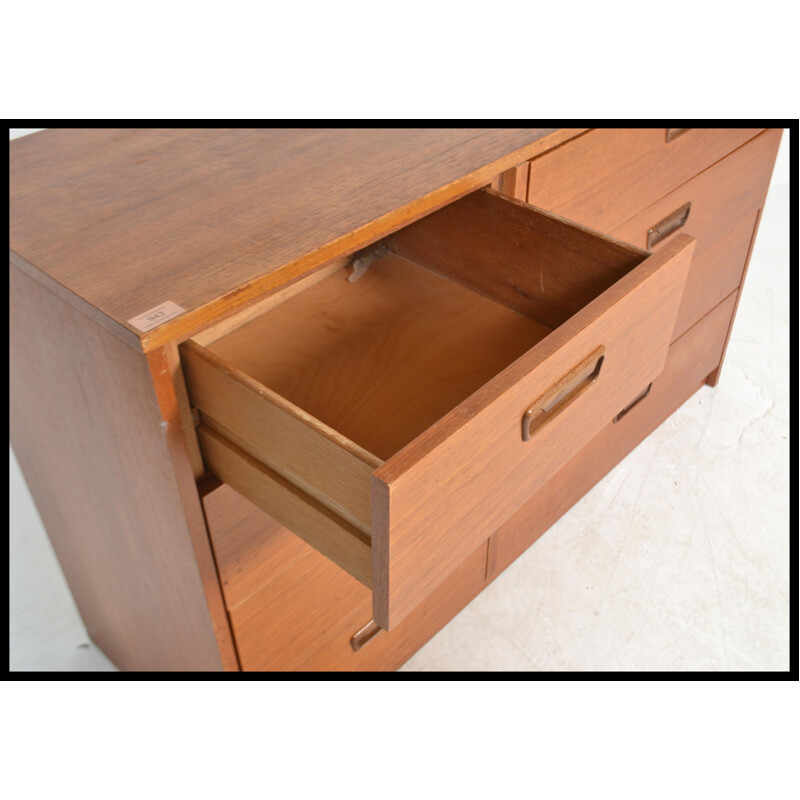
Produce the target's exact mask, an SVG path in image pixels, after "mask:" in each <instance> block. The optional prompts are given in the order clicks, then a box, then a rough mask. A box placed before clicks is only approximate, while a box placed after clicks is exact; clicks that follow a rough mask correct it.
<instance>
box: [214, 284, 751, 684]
mask: <svg viewBox="0 0 800 800" xmlns="http://www.w3.org/2000/svg"><path fill="white" fill-rule="evenodd" d="M736 294H737V293H736V292H734V293H733V294H731V295H729V296H728V297H727V298H726V299H725V300H724V301H723V302H721V303H720V304H719V305H717V306H716V307H715V308H714V309H713V310H712V311H711V312H710V313H709V314H707V315H706V316H705V317H703V319H702V320H700V322H698V323H697V324H696V325H694V326H693V327H692V328H691V329H689V330H688V331H687V332H686V333H685V334H683V335H682V336H681V337H680V338H678V339H677V340H676V341H675V342H674V343H673V344H672V346H671V347H670V349H669V354H668V357H667V362H666V365H665V367H664V370H663V372H662V373H661V374H660V375H659V377H658V378H657V379H656V380H655V381H654V382H653V385H652V388H651V390H650V392H649V393H648V395H647V396H646V397H645V398H644V399H643V400H641V402H639V403H637V404H636V405H635V406H633V407H632V408H631V410H630V411H629V412H628V413H626V414H625V415H624V416H623V417H622V418H621V419H620V420H619V422H617V423H610V424H609V425H607V426H606V427H605V428H604V429H603V430H602V431H601V432H600V434H598V435H597V436H596V437H595V438H594V439H592V441H591V442H589V443H588V444H587V445H586V446H585V447H584V448H583V449H582V450H581V451H580V453H578V455H577V456H575V457H574V458H573V459H572V460H571V461H569V462H568V463H567V465H566V466H565V467H563V468H562V469H560V470H559V471H558V473H556V474H555V475H554V476H553V477H552V478H551V479H550V480H549V481H548V482H547V483H546V484H545V485H544V486H543V487H542V489H541V490H540V491H538V492H537V493H536V495H534V496H533V497H532V498H531V499H530V500H529V501H528V502H527V503H526V504H525V505H524V506H523V507H522V508H521V509H520V510H519V511H517V513H516V514H514V516H513V517H511V518H510V519H509V520H508V521H507V522H506V523H505V524H504V525H503V526H501V527H500V528H499V529H498V530H497V531H496V532H495V533H494V534H493V535H492V537H491V538H490V539H489V541H488V543H484V544H483V545H481V546H480V547H479V548H478V549H477V550H476V551H475V552H474V553H473V554H472V555H471V556H470V557H469V558H468V559H467V560H466V561H465V562H464V563H463V564H462V565H461V567H460V568H459V569H457V570H456V571H455V572H454V573H453V574H452V575H451V576H450V577H449V578H448V579H447V580H446V581H445V582H444V583H443V584H441V585H440V586H439V588H438V589H437V590H436V591H434V592H433V594H431V595H430V596H429V597H428V599H427V600H426V601H425V602H423V603H422V604H421V605H420V606H419V607H418V608H417V609H416V610H415V611H414V612H412V613H411V614H410V615H409V616H408V618H407V619H406V620H404V621H403V622H402V623H400V624H399V625H398V626H397V628H395V629H393V630H392V631H390V632H380V633H378V634H377V635H376V636H375V637H374V638H373V639H371V640H370V641H369V642H367V643H366V644H365V645H364V646H363V647H362V648H361V649H360V650H358V651H354V650H353V649H352V647H351V645H350V640H351V638H352V637H353V635H354V634H355V633H356V632H357V631H359V630H360V629H361V628H363V627H364V626H365V625H366V624H367V623H368V622H369V621H370V618H371V615H372V598H371V594H370V591H369V590H368V589H367V588H366V587H365V586H363V585H362V584H360V583H359V582H358V581H356V580H355V579H354V578H352V577H351V576H350V575H349V574H348V573H346V572H345V571H344V570H342V569H340V568H339V567H337V566H336V565H335V564H333V563H332V562H331V561H329V560H328V559H326V558H324V557H323V556H321V555H320V554H319V553H317V552H316V551H315V550H314V549H313V548H311V547H310V546H309V545H307V544H306V543H305V542H303V541H302V540H300V539H299V538H297V537H296V536H294V535H293V534H291V533H290V532H289V531H288V530H286V529H285V528H283V527H282V526H280V525H278V524H277V523H275V522H274V521H272V520H271V519H270V518H269V517H267V516H266V515H265V514H264V513H263V512H262V511H260V510H259V509H258V508H256V507H255V506H253V505H252V504H250V503H249V502H248V501H247V500H245V499H244V498H242V497H241V496H239V495H238V494H236V493H235V492H234V491H233V490H231V489H230V488H229V487H226V486H222V487H220V488H219V489H216V490H215V491H213V492H212V493H211V494H209V495H208V496H207V497H206V498H204V504H205V511H206V517H207V520H208V525H209V531H210V533H211V537H212V541H213V543H214V548H215V554H216V557H217V562H218V566H219V569H220V575H221V578H222V583H223V590H224V592H225V598H226V602H227V604H228V613H229V616H230V619H231V625H232V628H233V631H234V636H235V638H236V645H237V649H238V652H239V658H240V661H241V665H242V669H244V670H286V671H293V670H392V669H397V668H398V667H400V666H401V665H402V664H403V663H405V661H407V660H408V659H409V658H410V657H411V656H412V655H413V654H414V653H415V652H416V651H417V650H418V649H419V648H420V647H421V646H422V645H423V644H425V642H426V641H427V640H428V639H430V638H431V637H432V636H433V635H434V634H435V633H436V632H437V631H438V630H440V629H441V628H442V627H443V626H444V625H445V624H446V623H447V622H448V621H449V620H450V619H451V618H452V617H453V616H455V614H457V613H458V612H459V611H460V610H461V609H462V608H463V607H464V606H465V605H467V603H469V602H470V600H472V599H473V598H474V597H475V596H476V595H477V594H478V593H479V592H480V591H481V590H482V589H483V588H484V586H485V585H486V581H487V580H492V579H493V578H494V577H496V576H497V575H498V574H499V573H500V572H502V570H504V569H505V568H506V567H507V566H509V565H510V564H511V563H512V562H513V561H514V560H515V559H516V558H517V557H518V556H519V555H521V554H522V553H523V552H524V551H525V550H526V549H527V548H528V547H529V546H530V545H531V544H533V542H534V541H536V539H538V538H539V536H541V535H542V534H543V533H544V532H545V531H546V530H547V529H548V528H549V527H550V526H551V525H552V524H553V523H555V522H556V521H557V520H558V519H559V518H560V517H561V516H562V515H563V514H564V513H565V512H566V511H567V510H568V509H569V508H571V507H572V506H573V505H574V504H575V503H576V502H577V501H578V500H579V499H580V498H581V497H583V495H584V494H586V492H587V491H589V489H591V488H592V487H593V486H594V485H595V484H596V483H597V482H598V481H599V480H600V479H601V478H602V477H603V476H604V475H606V474H607V473H608V472H609V471H610V470H611V469H612V468H613V467H614V466H615V465H616V464H617V463H619V461H620V460H621V459H622V458H624V457H625V456H626V455H627V454H628V453H629V452H630V451H631V450H632V449H633V448H634V447H635V446H636V445H637V444H639V442H641V441H642V440H643V439H644V438H645V437H646V436H647V435H648V434H649V433H650V432H651V431H652V430H654V429H655V428H656V427H658V425H660V424H661V423H662V422H663V421H664V420H665V419H666V418H667V417H669V415H670V414H672V413H673V412H674V411H675V410H676V409H677V408H678V407H679V406H680V405H682V404H683V403H684V402H685V401H686V400H687V399H688V398H689V397H690V396H691V395H692V394H693V393H694V392H695V391H697V389H698V388H700V386H702V385H703V382H704V381H705V379H706V377H707V375H708V374H709V373H711V372H712V371H713V370H714V369H715V368H716V367H717V365H718V364H719V361H720V358H721V356H722V350H723V346H724V343H725V338H726V334H727V331H728V326H729V324H730V319H731V315H732V313H733V310H734V306H735V301H736ZM642 388H644V387H642ZM634 399H635V398H633V397H632V398H631V400H632V401H633V400H634Z"/></svg>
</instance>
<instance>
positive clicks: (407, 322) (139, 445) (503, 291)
mask: <svg viewBox="0 0 800 800" xmlns="http://www.w3.org/2000/svg"><path fill="white" fill-rule="evenodd" d="M779 140H780V131H776V130H763V129H720V130H712V129H705V130H697V129H690V128H689V129H663V128H661V129H638V130H617V129H607V130H606V129H591V130H590V129H582V128H575V129H502V130H479V129H474V130H466V129H452V130H446V129H443V130H411V129H407V130H385V129H381V130H356V129H338V130H316V129H315V130H300V129H289V130H238V129H237V130H217V129H206V130H189V129H179V130H167V129H164V130H154V129H147V130H105V129H101V130H92V131H86V130H71V129H68V130H49V131H45V132H43V133H38V134H34V135H33V136H30V137H26V138H24V139H21V140H18V141H15V142H13V143H12V145H11V248H10V249H11V252H10V262H11V267H10V269H11V322H12V324H11V438H12V444H13V446H14V449H15V452H16V453H17V457H18V459H19V462H20V465H21V467H22V469H23V472H24V474H25V477H26V480H27V481H28V483H29V485H30V487H31V491H32V494H33V496H34V499H35V500H36V503H37V506H38V508H39V511H40V513H41V515H42V519H43V521H44V523H45V526H46V528H47V530H48V534H49V536H50V539H51V541H52V542H53V546H54V549H55V550H56V553H57V555H58V558H59V561H60V563H61V565H62V568H63V570H64V573H65V575H66V577H67V581H68V583H69V585H70V588H71V590H72V592H73V595H74V597H75V600H76V603H77V604H78V608H79V610H80V612H81V615H82V617H83V619H84V621H85V623H86V625H87V629H88V631H89V634H90V636H91V637H92V638H93V639H94V641H95V642H96V643H97V644H98V645H99V646H100V647H102V648H103V650H104V651H105V652H106V653H107V654H108V655H109V657H110V658H112V660H113V661H114V662H115V663H116V664H117V665H118V666H120V667H121V668H123V669H132V670H162V669H163V670H167V669H171V670H181V669H183V670H186V669H192V670H194V669H197V670H219V669H229V670H236V669H245V670H260V669H284V670H286V669H288V670H292V669H304V670H305V669H393V668H396V667H398V666H399V665H400V664H402V663H403V662H404V661H405V660H406V659H407V658H408V657H409V656H410V655H412V654H413V653H414V652H415V651H416V650H417V649H418V648H419V647H420V646H421V645H422V644H423V643H424V642H425V641H426V640H427V639H428V638H429V637H430V636H431V635H433V634H434V633H435V632H436V631H437V630H438V629H439V628H440V627H441V626H442V625H443V624H444V623H445V622H446V621H447V620H448V619H450V618H451V617H452V616H453V615H454V614H455V613H457V611H458V610H459V609H460V608H462V607H463V606H464V605H465V604H466V603H467V602H469V600H470V599H471V598H472V597H474V596H475V594H477V593H478V592H479V591H480V590H481V589H482V588H483V587H484V586H485V585H486V583H487V582H488V581H490V580H492V579H493V578H494V577H495V576H496V575H497V574H499V572H500V571H501V570H502V569H504V568H505V567H506V566H507V565H508V564H510V563H511V562H512V561H513V559H514V558H516V557H517V556H518V555H519V554H520V553H521V552H523V551H524V549H525V548H526V547H528V546H529V545H530V544H531V543H532V542H533V541H534V540H535V539H536V538H537V537H538V536H540V535H541V534H542V533H543V532H544V531H545V530H546V529H547V528H548V527H549V526H550V525H551V524H552V522H554V521H555V520H556V519H557V518H558V517H559V516H560V515H561V514H563V513H564V511H566V510H567V509H568V508H569V507H570V506H571V505H572V504H573V503H574V502H576V501H577V500H578V499H579V498H580V497H581V496H582V494H583V493H585V492H586V491H587V490H588V489H589V488H590V487H591V486H592V485H593V484H594V483H595V482H596V481H597V480H599V479H600V478H601V477H602V475H603V474H605V473H606V472H607V471H608V470H609V469H611V468H612V467H613V466H614V464H616V463H617V462H618V461H619V460H620V459H621V458H623V457H624V455H625V454H626V453H627V452H629V451H630V449H631V448H633V447H635V446H636V444H637V443H638V442H639V441H641V439H642V438H643V437H645V436H646V435H647V434H648V433H649V432H650V431H651V430H652V429H653V428H654V427H655V426H656V425H658V424H659V423H660V422H661V421H662V420H663V419H665V418H666V417H667V416H669V414H670V413H672V411H673V410H674V409H675V408H677V406H678V405H680V403H682V402H683V401H684V400H685V399H686V398H687V397H689V396H690V395H691V394H692V393H693V392H694V391H696V390H697V389H698V388H699V387H700V386H701V385H703V384H704V383H709V384H712V385H713V384H714V383H715V382H716V381H717V380H718V379H719V375H720V366H721V363H722V359H723V357H724V352H725V347H726V343H727V338H728V335H729V333H730V327H731V324H732V321H733V317H734V314H735V308H736V303H737V302H738V298H739V297H740V295H741V291H742V288H741V287H742V281H743V278H744V275H745V272H746V269H747V262H748V260H749V256H750V253H751V252H752V245H753V240H754V236H755V233H756V230H757V226H758V220H759V218H760V210H761V208H762V207H763V203H764V198H765V195H766V189H767V185H768V182H769V176H770V172H771V169H772V164H773V162H774V158H775V154H776V152H777V147H778V143H779ZM647 247H650V250H649V251H648V250H647V249H646V248H647ZM159 322H160V323H161V324H159Z"/></svg>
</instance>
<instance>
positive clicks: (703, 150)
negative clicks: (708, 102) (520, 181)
mask: <svg viewBox="0 0 800 800" xmlns="http://www.w3.org/2000/svg"><path fill="white" fill-rule="evenodd" d="M760 131H761V129H758V128H753V129H750V128H742V129H689V130H687V131H686V132H684V133H682V134H680V135H679V136H677V137H675V138H673V139H672V141H669V142H668V141H667V136H666V129H664V128H649V129H634V130H623V129H603V128H597V129H595V130H592V131H590V132H589V133H586V134H584V135H583V136H580V137H578V138H577V139H575V140H573V141H571V142H568V143H567V144H565V145H563V146H562V147H560V148H558V149H556V150H553V151H552V152H550V153H546V154H544V155H542V156H541V157H539V158H537V159H534V160H533V161H531V166H530V177H529V193H528V202H529V203H532V204H533V205H536V206H540V207H541V208H546V209H547V210H549V211H554V212H555V213H557V214H561V215H562V216H565V217H567V218H569V219H572V220H575V221H576V222H580V223H582V224H583V225H587V226H588V227H590V228H595V229H596V230H599V231H603V232H605V233H609V232H611V231H613V230H614V229H615V228H616V227H618V226H619V225H620V224H621V223H623V222H625V220H627V219H629V218H630V217H632V216H633V215H634V214H636V213H638V212H639V211H640V210H641V209H643V208H645V207H647V206H649V205H651V204H652V203H654V202H656V201H657V200H658V199H659V198H661V197H663V196H664V195H665V194H667V193H669V192H671V191H672V190H673V189H675V188H677V187H678V186H680V185H681V184H682V183H685V182H686V181H688V180H690V179H691V178H693V177H694V176H695V175H697V174H698V173H700V172H702V171H703V170H705V169H707V168H708V167H710V166H711V165H712V164H714V163H716V162H717V161H719V160H720V159H722V158H724V157H725V156H726V155H728V154H729V153H731V152H733V151H734V150H736V149H737V148H738V147H741V146H742V145H743V144H745V143H746V142H747V141H749V140H750V139H752V138H754V137H755V136H757V135H758V134H759V133H760Z"/></svg>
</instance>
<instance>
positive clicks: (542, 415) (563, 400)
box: [522, 346, 606, 442]
mask: <svg viewBox="0 0 800 800" xmlns="http://www.w3.org/2000/svg"><path fill="white" fill-rule="evenodd" d="M605 352H606V348H605V347H604V346H601V347H598V348H597V350H595V351H594V352H593V353H592V354H591V355H590V356H588V357H587V358H585V359H584V360H583V361H581V363H580V364H578V366H577V367H574V368H573V369H571V370H570V371H569V372H568V373H567V374H566V375H565V376H564V377H563V378H562V379H561V380H560V381H559V382H558V383H557V384H556V385H555V386H553V387H552V388H551V389H548V390H547V391H546V392H545V393H544V394H543V395H542V396H541V397H540V398H539V399H538V400H537V401H536V402H535V403H532V404H531V405H530V406H528V409H527V410H526V411H525V413H524V414H523V415H522V441H523V442H528V441H530V440H531V438H532V437H533V435H534V433H536V431H538V430H540V429H541V428H542V427H543V426H544V425H546V424H547V423H548V422H549V421H550V420H552V419H555V418H556V417H557V416H558V415H559V414H560V413H561V412H562V411H564V410H565V409H566V408H568V407H569V406H570V405H571V404H572V403H573V402H575V400H577V399H578V398H579V397H580V396H581V395H582V394H583V393H584V392H585V391H586V390H587V389H588V388H589V387H590V386H591V385H592V384H593V383H594V382H595V381H596V380H597V376H598V375H599V374H600V369H601V367H602V366H603V361H604V360H605V357H606V356H605Z"/></svg>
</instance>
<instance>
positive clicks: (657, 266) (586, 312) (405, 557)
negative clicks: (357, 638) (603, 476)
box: [372, 237, 693, 629]
mask: <svg viewBox="0 0 800 800" xmlns="http://www.w3.org/2000/svg"><path fill="white" fill-rule="evenodd" d="M692 246H693V240H691V239H688V238H683V239H681V238H680V237H679V238H678V239H675V240H673V241H672V242H671V244H670V245H669V247H670V250H669V252H667V250H666V249H664V250H662V251H661V252H660V253H659V254H657V255H655V256H651V257H650V258H649V259H647V260H646V261H644V262H643V263H642V264H641V265H640V266H639V267H636V268H635V269H634V270H633V271H632V272H630V273H628V275H626V276H625V277H624V278H622V279H621V280H620V281H618V282H617V283H616V284H614V286H613V287H612V288H611V289H609V290H608V291H606V292H605V293H604V294H603V295H601V296H600V297H598V298H597V299H596V300H595V301H593V302H592V303H590V304H589V305H588V306H586V307H585V308H583V309H582V310H581V311H579V312H578V313H577V314H575V315H574V316H573V317H572V318H571V319H570V320H569V322H568V323H565V324H564V325H562V326H561V327H559V328H558V329H556V331H554V332H553V333H552V334H551V335H550V336H548V337H547V338H546V339H544V340H543V341H542V342H540V343H539V344H538V345H536V346H535V347H533V348H532V349H531V350H530V351H529V352H528V353H526V354H525V355H524V356H522V357H521V358H519V359H518V360H517V361H516V362H514V364H512V365H511V366H510V367H508V368H507V369H506V370H505V371H504V372H503V373H502V374H501V375H500V376H499V379H498V381H496V382H494V383H492V384H490V385H487V386H486V387H484V388H483V389H481V390H479V391H478V392H476V393H475V394H473V395H472V396H471V397H470V398H469V399H468V400H467V401H465V403H463V404H462V405H461V406H460V407H459V408H458V409H456V411H455V412H453V413H452V414H450V415H448V417H446V418H444V419H443V420H441V421H440V422H439V423H437V424H436V425H434V426H433V427H432V428H430V429H428V430H427V431H426V432H425V433H423V434H422V435H421V436H420V437H419V438H418V439H417V440H415V441H414V442H413V443H412V445H411V446H409V447H407V448H405V450H403V451H401V452H400V453H399V454H398V455H397V456H395V457H394V458H392V459H390V460H389V461H388V462H386V463H385V464H384V465H383V466H382V467H380V468H379V469H378V470H376V472H375V474H374V480H373V504H372V505H373V542H372V549H373V574H372V580H373V587H374V589H375V592H374V597H375V605H374V618H375V621H376V622H377V623H378V624H380V625H381V627H383V628H387V629H390V628H391V627H392V625H394V624H396V622H398V621H399V620H400V619H402V618H403V617H404V616H405V615H406V614H408V613H409V612H410V611H411V610H412V609H413V608H414V607H415V606H416V605H417V604H418V603H419V602H421V601H422V599H423V598H424V597H425V596H426V595H428V594H429V593H430V592H431V591H433V589H434V588H435V587H436V585H437V584H438V583H439V582H440V581H441V580H443V578H444V577H445V576H446V575H447V574H449V572H451V571H452V570H453V569H454V568H455V566H456V565H457V564H459V563H460V562H461V561H462V560H463V559H464V558H465V557H466V556H468V555H469V553H471V552H472V551H473V550H474V549H475V548H476V547H477V546H478V545H479V544H480V543H481V542H482V541H484V540H485V539H486V538H487V537H488V536H489V535H491V533H492V532H493V531H494V530H496V529H497V527H498V526H499V525H500V524H502V523H503V522H504V521H505V520H506V519H507V518H508V517H509V516H510V515H511V514H512V513H513V512H514V511H515V510H516V509H517V508H519V506H520V505H521V504H522V503H523V502H524V501H525V500H526V499H527V498H528V497H529V496H530V495H531V494H532V493H533V492H535V491H537V490H538V489H539V488H540V487H541V485H542V484H543V483H544V482H545V481H546V480H547V478H548V477H549V476H550V475H552V473H553V472H555V471H556V470H558V469H559V468H560V467H561V466H563V464H565V463H566V462H567V461H568V460H569V458H570V457H572V456H573V455H574V454H575V453H576V452H578V450H580V448H581V447H582V446H583V445H584V444H585V443H586V442H587V441H588V440H589V439H591V438H592V437H593V436H594V435H596V434H597V433H598V432H599V431H600V430H601V429H602V428H603V427H604V426H605V425H606V424H607V423H608V422H609V421H610V420H611V419H612V418H613V417H614V415H615V414H616V413H617V411H618V410H619V409H620V408H621V407H622V406H623V405H624V404H625V403H626V402H627V401H628V400H629V398H630V397H631V396H635V394H636V393H637V392H639V391H640V390H641V387H643V386H646V385H647V384H648V383H649V382H650V381H652V380H653V379H654V378H655V377H656V375H658V373H659V372H660V371H661V369H662V367H663V363H664V358H665V357H666V352H667V348H668V346H669V342H670V338H671V334H672V330H673V327H674V320H675V315H676V314H677V309H678V306H679V304H680V300H681V296H682V293H683V286H684V282H685V277H686V273H687V270H688V266H689V262H690V259H691V251H692ZM658 256H664V258H663V260H659V261H655V260H654V259H657V258H658ZM599 348H604V358H603V364H602V366H601V368H600V373H599V375H598V376H597V378H596V380H594V382H593V383H591V384H587V383H586V382H584V383H582V384H579V385H578V388H577V389H575V390H574V391H572V390H570V389H569V388H567V389H565V391H572V393H571V394H567V395H566V397H565V398H564V400H563V401H562V403H561V404H560V405H556V411H555V413H552V415H551V418H550V419H549V421H547V422H546V423H545V424H544V425H543V426H542V427H539V428H538V429H536V431H535V432H534V433H533V435H532V436H531V437H530V440H529V441H524V440H523V437H522V432H521V418H522V416H523V414H524V413H525V412H526V409H528V408H529V407H531V406H532V404H535V405H537V404H538V402H539V401H541V400H543V399H544V398H548V399H549V398H550V397H551V393H552V392H553V391H554V387H556V388H555V391H558V387H560V386H561V384H562V381H564V379H565V376H569V375H570V374H571V372H572V371H573V370H574V369H575V368H576V367H577V366H578V365H581V364H582V363H584V362H585V360H586V359H587V358H589V357H590V356H591V355H592V354H595V353H597V352H598V349H599ZM569 382H570V381H569V380H568V381H567V383H569ZM573 386H574V384H573ZM573 398H574V399H573ZM537 407H538V405H537ZM561 409H563V411H562V410H561ZM558 411H561V413H558Z"/></svg>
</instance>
